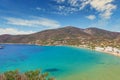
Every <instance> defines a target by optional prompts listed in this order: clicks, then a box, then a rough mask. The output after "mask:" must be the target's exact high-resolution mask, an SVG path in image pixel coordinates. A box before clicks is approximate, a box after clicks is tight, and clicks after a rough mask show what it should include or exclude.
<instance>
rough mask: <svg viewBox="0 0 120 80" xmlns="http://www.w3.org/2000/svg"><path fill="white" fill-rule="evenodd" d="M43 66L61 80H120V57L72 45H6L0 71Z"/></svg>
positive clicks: (41, 67) (1, 55) (0, 55)
mask: <svg viewBox="0 0 120 80" xmlns="http://www.w3.org/2000/svg"><path fill="white" fill-rule="evenodd" d="M15 69H19V70H20V71H21V72H25V71H28V70H35V69H41V70H42V71H43V72H44V71H47V72H50V73H51V76H54V77H56V79H57V80H120V76H119V74H120V57H116V56H113V55H110V54H104V53H101V52H96V51H92V50H88V49H82V48H81V49H80V48H74V47H68V46H36V45H17V44H16V45H15V44H6V45H4V49H0V73H2V72H5V71H8V70H15Z"/></svg>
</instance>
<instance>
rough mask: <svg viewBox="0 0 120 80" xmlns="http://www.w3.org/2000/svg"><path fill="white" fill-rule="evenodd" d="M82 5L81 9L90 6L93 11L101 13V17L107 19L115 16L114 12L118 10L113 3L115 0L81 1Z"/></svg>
mask: <svg viewBox="0 0 120 80" xmlns="http://www.w3.org/2000/svg"><path fill="white" fill-rule="evenodd" d="M81 1H82V5H81V7H80V9H84V7H85V6H87V5H90V6H91V7H92V8H93V9H95V10H97V11H98V12H100V14H99V15H100V16H101V17H102V18H105V19H109V18H110V17H111V15H112V14H113V10H114V9H116V7H117V6H116V5H114V4H113V3H112V2H113V1H114V0H81Z"/></svg>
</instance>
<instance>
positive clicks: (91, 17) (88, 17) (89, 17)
mask: <svg viewBox="0 0 120 80" xmlns="http://www.w3.org/2000/svg"><path fill="white" fill-rule="evenodd" d="M86 18H87V19H90V20H94V19H95V18H96V16H95V15H89V16H86Z"/></svg>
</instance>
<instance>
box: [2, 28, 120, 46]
mask: <svg viewBox="0 0 120 80" xmlns="http://www.w3.org/2000/svg"><path fill="white" fill-rule="evenodd" d="M119 40H120V33H119V32H112V31H107V30H104V29H99V28H93V27H91V28H86V29H81V28H77V27H74V26H67V27H62V28H57V29H49V30H44V31H40V32H37V33H33V34H29V35H9V34H5V35H0V43H26V44H39V45H79V44H90V43H95V44H99V43H101V42H107V41H110V42H120V41H119ZM98 41H99V42H98Z"/></svg>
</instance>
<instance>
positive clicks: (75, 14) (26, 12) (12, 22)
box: [0, 0, 120, 35]
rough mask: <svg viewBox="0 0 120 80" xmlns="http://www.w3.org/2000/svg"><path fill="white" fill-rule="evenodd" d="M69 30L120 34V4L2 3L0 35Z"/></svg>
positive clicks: (116, 0)
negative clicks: (69, 28) (61, 28)
mask: <svg viewBox="0 0 120 80" xmlns="http://www.w3.org/2000/svg"><path fill="white" fill-rule="evenodd" d="M65 26H75V27H79V28H88V27H97V28H102V29H106V30H110V31H118V32H120V0H0V34H13V35H14V34H30V33H34V32H38V31H41V30H45V29H54V28H60V27H65Z"/></svg>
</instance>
